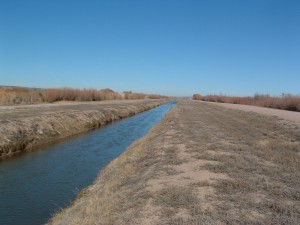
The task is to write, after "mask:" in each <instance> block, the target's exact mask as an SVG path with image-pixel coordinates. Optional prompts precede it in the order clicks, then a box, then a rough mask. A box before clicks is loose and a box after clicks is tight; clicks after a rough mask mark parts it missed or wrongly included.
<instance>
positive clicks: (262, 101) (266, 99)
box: [193, 94, 300, 112]
mask: <svg viewBox="0 0 300 225" xmlns="http://www.w3.org/2000/svg"><path fill="white" fill-rule="evenodd" d="M193 99H194V100H202V101H209V102H220V103H231V104H242V105H254V106H261V107H268V108H274V109H283V110H289V111H297V112H300V96H295V95H290V94H286V95H282V96H281V97H272V96H269V95H260V94H257V95H255V96H254V97H232V96H224V95H207V96H202V95H200V94H194V95H193Z"/></svg>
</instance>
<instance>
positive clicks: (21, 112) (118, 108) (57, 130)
mask: <svg viewBox="0 0 300 225" xmlns="http://www.w3.org/2000/svg"><path fill="white" fill-rule="evenodd" d="M167 101H168V100H126V101H121V100H119V101H118V100H113V101H102V102H67V103H56V104H55V103H53V104H39V105H18V106H0V159H1V158H2V159H3V158H6V157H8V156H12V155H15V154H17V153H21V152H24V151H27V150H31V149H33V148H36V147H38V146H40V145H43V144H46V143H50V142H54V141H57V140H59V139H63V138H66V137H69V136H72V135H76V134H79V133H83V132H85V131H88V130H92V129H95V128H98V127H101V126H103V125H105V124H107V123H109V122H112V121H115V120H119V119H121V118H125V117H128V116H132V115H135V114H137V113H140V112H143V111H146V110H149V109H151V108H154V107H156V106H158V105H161V104H163V103H166V102H167Z"/></svg>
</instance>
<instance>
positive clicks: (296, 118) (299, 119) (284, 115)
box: [208, 102, 300, 124]
mask: <svg viewBox="0 0 300 225" xmlns="http://www.w3.org/2000/svg"><path fill="white" fill-rule="evenodd" d="M208 103H210V104H215V105H219V106H223V107H226V108H230V109H238V110H242V111H245V112H255V113H261V114H264V115H267V116H277V117H278V118H281V119H284V120H288V121H292V122H296V123H299V124H300V112H292V111H287V110H278V109H271V108H266V107H258V106H251V105H239V104H228V103H216V102H208Z"/></svg>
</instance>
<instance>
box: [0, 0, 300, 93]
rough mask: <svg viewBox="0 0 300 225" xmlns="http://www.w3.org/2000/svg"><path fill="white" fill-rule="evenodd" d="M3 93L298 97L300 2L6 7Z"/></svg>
mask: <svg viewBox="0 0 300 225" xmlns="http://www.w3.org/2000/svg"><path fill="white" fill-rule="evenodd" d="M0 84H1V85H16V86H28V87H43V88H47V87H74V88H96V89H100V88H106V87H108V88H111V89H113V90H115V91H119V92H122V91H124V90H131V91H134V92H146V93H159V94H165V95H176V96H189V95H192V94H193V93H202V94H214V93H215V94H219V93H223V94H228V95H241V96H245V95H253V94H255V93H257V92H258V93H265V94H267V93H268V94H272V95H280V94H281V93H283V92H285V93H287V92H289V93H292V94H300V1H299V0H294V1H293V0H251V1H250V0H244V1H243V0H226V1H225V0H219V1H217V0H206V1H204V0H194V1H193V0H180V1H179V0H148V1H146V0H119V1H116V0H107V1H105V0H99V1H96V0H95V1H88V0H81V1H79V0H48V1H45V0H26V1H24V0H19V1H17V0H0Z"/></svg>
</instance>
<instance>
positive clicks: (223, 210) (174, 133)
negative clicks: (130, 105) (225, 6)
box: [50, 100, 300, 224]
mask: <svg viewBox="0 0 300 225" xmlns="http://www.w3.org/2000/svg"><path fill="white" fill-rule="evenodd" d="M299 171H300V127H299V126H298V125H297V124H292V123H285V122H284V121H282V120H279V119H278V118H276V117H269V116H265V115H260V114H256V113H255V114H254V113H248V112H243V111H239V110H234V109H228V108H224V107H220V106H217V105H213V104H207V103H202V102H198V101H197V102H196V101H188V100H187V101H180V102H179V103H178V104H177V106H175V107H174V108H173V109H172V110H171V111H170V112H169V113H168V114H167V115H166V117H165V118H164V119H163V121H162V122H161V123H159V124H158V125H157V126H155V127H154V128H153V129H152V130H151V131H150V132H149V133H148V134H147V135H146V136H145V137H143V138H142V139H140V140H138V141H136V142H135V143H133V144H132V145H131V146H130V147H129V148H128V149H127V150H126V151H125V152H124V153H123V154H122V155H121V156H120V157H119V158H117V159H115V160H114V161H112V162H111V163H110V164H109V165H108V166H107V167H106V168H105V169H104V170H103V171H102V172H101V174H100V175H99V177H98V178H97V179H96V181H95V182H94V184H93V185H91V186H90V187H88V188H87V189H85V190H83V191H82V192H81V193H80V195H79V196H78V198H77V200H76V201H75V202H74V203H73V204H72V205H71V206H70V207H69V208H67V209H64V210H62V211H61V212H59V213H57V214H56V215H55V217H53V218H52V220H51V222H50V224H300V204H299V203H300V192H299V190H300V172H299Z"/></svg>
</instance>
